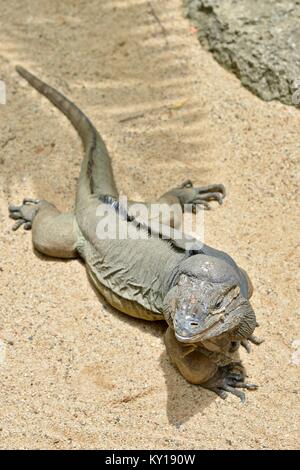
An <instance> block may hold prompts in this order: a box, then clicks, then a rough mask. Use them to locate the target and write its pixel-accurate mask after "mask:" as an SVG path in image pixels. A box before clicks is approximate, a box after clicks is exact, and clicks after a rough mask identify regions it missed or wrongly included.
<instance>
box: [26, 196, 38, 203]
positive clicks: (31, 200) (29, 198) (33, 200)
mask: <svg viewBox="0 0 300 470" xmlns="http://www.w3.org/2000/svg"><path fill="white" fill-rule="evenodd" d="M39 202H40V201H39V199H33V198H32V197H25V198H24V199H23V204H38V203H39Z"/></svg>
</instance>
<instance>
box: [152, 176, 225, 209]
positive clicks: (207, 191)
mask: <svg viewBox="0 0 300 470" xmlns="http://www.w3.org/2000/svg"><path fill="white" fill-rule="evenodd" d="M225 196H226V190H225V187H224V186H223V184H211V185H209V186H199V187H194V186H193V183H192V181H191V180H187V181H184V182H183V183H182V184H181V185H180V186H179V187H178V188H173V189H171V190H170V191H168V192H166V193H165V194H163V195H162V196H161V197H160V199H159V202H161V203H167V204H174V203H176V202H177V203H178V202H179V204H180V205H181V207H182V209H183V210H184V205H185V204H190V205H191V206H192V209H193V211H195V210H196V209H197V207H201V206H202V208H204V209H210V208H211V206H210V204H209V202H210V201H217V202H218V203H219V204H222V203H223V199H224V197H225Z"/></svg>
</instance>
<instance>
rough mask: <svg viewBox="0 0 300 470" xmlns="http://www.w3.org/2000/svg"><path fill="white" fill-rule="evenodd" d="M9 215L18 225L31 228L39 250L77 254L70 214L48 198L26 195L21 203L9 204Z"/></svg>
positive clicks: (56, 254)
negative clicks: (40, 198) (43, 199)
mask: <svg viewBox="0 0 300 470" xmlns="http://www.w3.org/2000/svg"><path fill="white" fill-rule="evenodd" d="M9 215H10V217H11V218H12V219H14V220H16V223H15V225H14V226H13V230H17V229H18V228H19V227H21V225H23V226H24V229H26V230H30V229H31V228H32V242H33V245H34V247H35V248H36V249H37V250H38V251H39V252H41V253H43V254H46V255H48V256H54V257H57V258H76V257H77V252H76V241H77V236H76V229H75V218H74V215H73V214H68V213H67V214H62V213H60V212H59V210H58V209H57V208H56V207H55V206H54V205H53V204H50V203H49V202H47V201H39V200H38V199H32V198H26V199H24V200H23V204H22V205H21V206H15V205H12V204H11V205H10V206H9Z"/></svg>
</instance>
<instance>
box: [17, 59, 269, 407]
mask: <svg viewBox="0 0 300 470" xmlns="http://www.w3.org/2000/svg"><path fill="white" fill-rule="evenodd" d="M17 71H18V73H19V74H20V75H22V76H23V77H24V78H25V79H26V80H27V81H28V82H29V83H30V84H31V85H32V86H33V87H34V88H36V89H37V90H38V91H39V92H40V93H42V94H43V95H44V96H46V97H47V98H48V99H49V100H50V101H51V102H52V103H53V104H54V105H55V106H56V107H57V108H58V109H59V110H60V111H62V112H63V113H64V114H65V115H66V116H67V118H68V119H69V120H70V121H71V123H72V124H73V125H74V127H75V128H76V129H77V131H78V133H79V135H80V137H81V139H82V142H83V146H84V154H85V156H84V159H83V162H82V166H81V172H80V178H79V181H78V186H77V194H76V208H75V213H67V214H61V213H60V212H59V210H58V209H57V208H56V207H55V206H54V205H53V204H50V203H48V202H47V201H39V200H36V199H31V198H27V199H24V201H23V205H21V206H15V205H11V206H10V207H9V211H10V216H11V217H12V218H13V219H15V220H16V224H15V225H14V229H15V230H16V229H18V228H19V227H20V226H21V225H23V226H24V228H25V229H27V230H29V229H32V241H33V245H34V247H35V248H36V249H37V250H39V251H40V252H41V253H44V254H47V255H48V256H55V257H61V258H76V257H77V256H81V257H82V258H83V259H84V260H85V262H86V266H87V271H88V273H89V275H90V277H91V280H92V282H93V283H94V285H95V287H96V288H97V289H98V290H99V291H100V292H101V293H102V294H103V295H104V297H105V298H106V299H107V301H108V302H109V303H110V304H111V305H113V306H114V307H115V308H117V309H119V310H120V311H122V312H124V313H126V314H128V315H132V316H135V317H137V318H143V319H147V320H161V319H163V318H165V320H166V322H167V323H168V330H167V333H166V335H165V343H166V348H167V352H168V354H169V356H170V359H171V361H172V362H173V364H174V365H175V366H176V367H177V368H178V369H179V371H180V372H181V374H182V375H183V376H184V377H185V378H186V380H188V381H189V382H191V383H194V384H198V385H201V386H203V387H205V388H208V389H210V390H212V391H214V392H215V393H217V394H218V395H219V396H220V397H222V398H225V397H226V396H227V393H232V394H234V395H237V396H238V397H239V398H240V399H241V400H242V401H243V400H244V399H245V395H244V393H243V392H242V391H241V388H245V389H249V390H253V389H255V388H256V386H255V385H253V384H248V383H246V382H245V370H244V368H243V366H242V365H241V363H240V361H239V358H238V355H237V350H238V349H239V347H240V345H242V346H244V347H245V348H246V349H247V350H248V351H249V350H250V347H249V341H250V342H253V343H254V344H259V342H260V340H259V339H257V338H255V337H254V336H253V331H254V329H255V327H256V325H257V324H256V320H255V314H254V312H253V309H252V307H251V305H250V302H249V299H250V297H251V295H252V291H253V288H252V285H251V282H250V280H249V278H248V276H247V274H246V273H245V271H243V270H242V269H241V268H239V267H238V266H237V265H236V263H235V262H234V261H233V259H232V258H231V257H230V256H229V255H227V254H226V253H224V252H221V251H218V250H215V249H214V248H211V247H209V246H206V245H203V246H201V245H199V242H198V241H197V240H195V244H194V245H193V249H192V250H190V251H189V252H187V251H185V242H186V241H187V240H188V241H189V238H187V239H184V240H183V241H178V240H174V239H172V236H170V237H169V238H168V237H166V238H167V239H165V237H164V234H165V229H166V227H167V226H172V227H175V228H176V227H177V222H178V220H180V219H181V214H182V211H184V210H185V204H190V205H191V207H192V210H197V209H198V208H199V207H202V208H205V209H209V208H210V204H209V203H210V201H217V202H218V203H219V204H221V203H222V202H223V199H224V197H225V188H224V186H223V185H220V184H217V185H209V186H205V187H194V186H193V184H192V182H191V181H190V180H188V181H186V182H184V183H183V184H181V185H180V186H178V187H177V188H174V189H172V190H170V191H168V192H167V193H165V194H163V195H162V196H161V198H160V199H159V201H158V202H159V203H160V207H161V208H162V206H163V205H165V204H167V205H168V206H172V207H173V208H174V207H175V210H174V214H173V217H172V220H171V219H170V218H168V217H167V218H166V216H165V214H164V213H163V210H162V209H161V211H160V212H159V215H158V220H159V228H158V230H157V232H154V231H153V230H152V231H151V229H150V228H149V227H148V226H147V223H145V222H144V221H143V220H142V221H141V220H139V219H137V218H135V216H133V215H131V212H130V210H131V205H132V204H133V203H130V204H129V209H128V210H127V209H124V208H123V207H122V206H121V205H120V204H119V202H118V191H117V188H116V184H115V181H114V177H113V171H112V165H111V161H110V157H109V154H108V151H107V149H106V146H105V144H104V142H103V140H102V139H101V137H100V135H99V133H98V132H97V130H96V129H95V127H94V126H93V124H92V123H91V122H90V121H89V119H88V118H87V117H86V116H85V115H84V114H83V113H82V112H81V111H80V110H79V108H77V106H76V105H74V104H73V103H72V102H71V101H69V100H68V99H67V98H65V97H64V96H63V95H61V94H60V93H59V92H57V91H56V90H55V89H54V88H51V87H50V86H48V85H46V84H45V83H44V82H42V81H41V80H39V79H38V78H36V77H35V76H33V75H32V74H31V73H30V72H28V71H26V70H25V69H23V68H22V67H17ZM99 209H105V210H107V213H108V217H109V218H111V220H114V219H117V220H118V230H117V232H116V233H115V234H114V235H115V236H114V237H113V238H103V237H101V236H99V233H100V235H101V234H102V232H101V230H100V232H99V226H101V220H102V219H101V216H99ZM99 224H100V225H99ZM123 229H130V233H131V234H135V235H137V236H138V235H141V234H142V233H143V234H144V235H146V236H145V237H143V239H138V240H137V239H134V237H133V238H129V239H124V238H123V237H122V236H120V233H122V230H123ZM158 234H160V236H158ZM162 235H163V236H162ZM136 238H137V237H136Z"/></svg>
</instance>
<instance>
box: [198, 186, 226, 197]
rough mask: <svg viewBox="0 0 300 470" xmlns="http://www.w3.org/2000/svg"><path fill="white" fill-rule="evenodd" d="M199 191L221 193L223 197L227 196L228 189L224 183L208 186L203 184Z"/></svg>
mask: <svg viewBox="0 0 300 470" xmlns="http://www.w3.org/2000/svg"><path fill="white" fill-rule="evenodd" d="M199 189H200V191H199V193H215V192H217V193H221V194H222V195H223V198H224V197H225V196H226V189H225V186H224V185H223V184H210V185H208V186H203V187H201V188H199Z"/></svg>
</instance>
